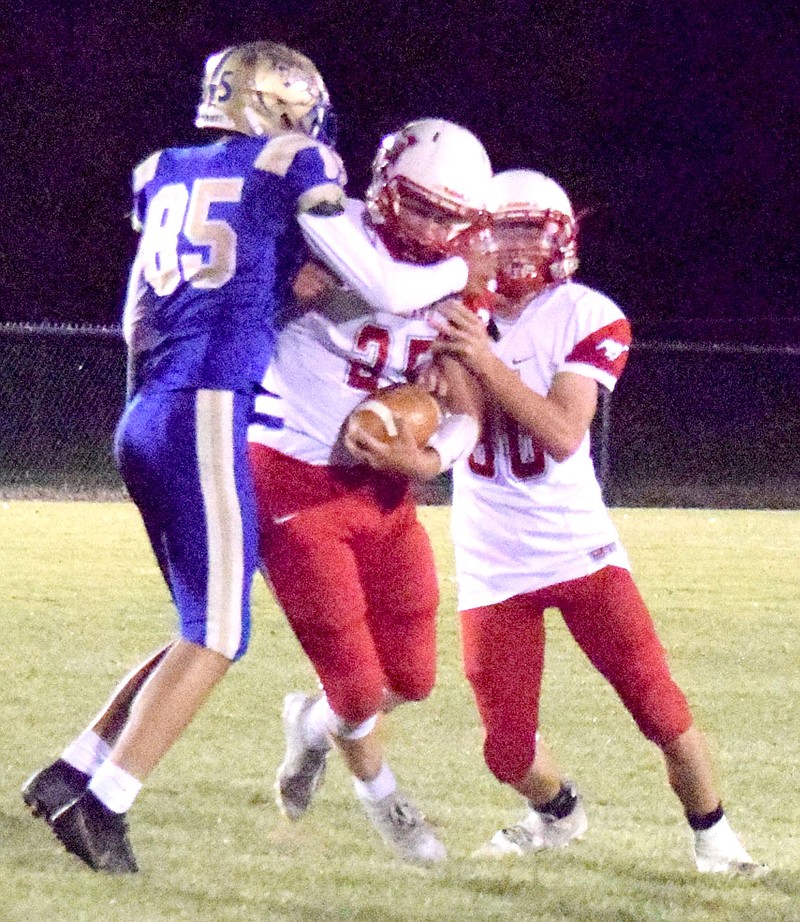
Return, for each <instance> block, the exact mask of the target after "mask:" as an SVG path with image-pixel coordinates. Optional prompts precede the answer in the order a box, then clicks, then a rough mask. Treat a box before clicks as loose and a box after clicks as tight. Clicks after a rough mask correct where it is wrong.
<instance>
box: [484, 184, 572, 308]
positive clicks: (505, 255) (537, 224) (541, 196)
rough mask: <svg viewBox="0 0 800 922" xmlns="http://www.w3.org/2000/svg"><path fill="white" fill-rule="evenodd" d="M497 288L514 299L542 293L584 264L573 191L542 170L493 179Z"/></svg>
mask: <svg viewBox="0 0 800 922" xmlns="http://www.w3.org/2000/svg"><path fill="white" fill-rule="evenodd" d="M492 199H493V202H492V233H493V235H494V237H495V241H496V244H497V249H498V273H497V290H498V292H499V293H500V294H503V295H505V297H507V298H509V299H511V300H520V299H521V298H523V297H531V296H532V295H536V294H538V293H539V292H540V291H541V290H542V289H543V288H545V287H546V286H547V285H550V284H553V283H555V282H563V281H566V280H567V279H569V278H570V276H571V275H572V274H573V273H574V272H575V270H576V269H577V268H578V255H577V254H578V243H577V225H576V222H575V218H574V215H573V211H572V204H571V203H570V200H569V197H568V196H567V193H566V192H565V191H564V190H563V189H562V188H561V186H559V184H558V183H557V182H556V181H555V180H554V179H551V178H550V177H549V176H545V175H544V174H543V173H539V172H537V171H536V170H506V171H504V172H502V173H498V174H497V175H496V176H495V177H494V179H493V180H492Z"/></svg>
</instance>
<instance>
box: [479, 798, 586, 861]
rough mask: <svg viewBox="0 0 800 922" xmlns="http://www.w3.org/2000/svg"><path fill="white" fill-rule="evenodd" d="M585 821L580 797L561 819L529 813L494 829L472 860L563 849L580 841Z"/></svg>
mask: <svg viewBox="0 0 800 922" xmlns="http://www.w3.org/2000/svg"><path fill="white" fill-rule="evenodd" d="M588 828H589V819H588V817H587V816H586V810H585V809H584V806H583V801H582V800H581V796H580V794H578V795H577V796H576V800H575V806H574V807H573V808H572V811H571V812H570V813H568V814H567V815H566V816H564V817H562V818H561V819H557V818H556V817H555V816H553V815H552V814H549V813H540V812H539V811H538V810H531V811H530V812H529V813H528V815H527V816H526V817H525V819H524V820H522V821H521V822H519V823H515V824H514V825H513V826H509V827H508V828H506V829H500V830H498V831H497V832H496V833H495V834H494V835H493V836H492V838H491V839H490V840H489V841H488V842H487V843H486V844H485V845H482V846H481V847H480V848H479V849H478V850H477V851H475V852H473V858H502V857H504V856H505V855H516V856H521V855H529V854H532V853H533V852H540V851H543V850H544V849H548V848H564V847H566V846H567V845H569V843H570V842H572V841H573V839H581V838H583V835H584V833H585V832H586V830H587V829H588Z"/></svg>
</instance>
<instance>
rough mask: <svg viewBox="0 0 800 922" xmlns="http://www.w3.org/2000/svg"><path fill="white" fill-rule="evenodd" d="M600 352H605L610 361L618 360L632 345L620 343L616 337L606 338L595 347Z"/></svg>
mask: <svg viewBox="0 0 800 922" xmlns="http://www.w3.org/2000/svg"><path fill="white" fill-rule="evenodd" d="M595 348H596V349H597V351H598V352H604V353H605V356H606V358H607V359H608V361H609V362H616V360H617V359H618V358H619V357H620V356H621V355H622V353H623V352H627V351H628V350H629V349H630V346H626V345H625V343H618V342H617V341H616V340H615V339H604V340H603V341H602V342H600V343H598V344H597V346H596V347H595Z"/></svg>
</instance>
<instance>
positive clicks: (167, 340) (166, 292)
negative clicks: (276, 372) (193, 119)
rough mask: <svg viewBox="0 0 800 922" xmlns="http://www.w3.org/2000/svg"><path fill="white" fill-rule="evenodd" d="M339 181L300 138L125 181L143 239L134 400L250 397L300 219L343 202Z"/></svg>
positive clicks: (337, 169) (340, 172)
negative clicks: (199, 392) (155, 392)
mask: <svg viewBox="0 0 800 922" xmlns="http://www.w3.org/2000/svg"><path fill="white" fill-rule="evenodd" d="M344 182H345V175H344V169H343V167H342V163H341V160H340V159H339V157H338V155H337V154H336V153H335V152H334V151H332V150H331V149H330V148H328V147H326V146H325V145H323V144H320V143H319V142H317V141H314V140H311V139H310V138H308V137H306V136H305V135H302V134H294V133H292V134H285V135H278V136H276V137H274V138H264V137H261V138H253V137H247V136H245V135H236V136H233V137H229V138H227V139H223V140H221V141H219V142H217V143H214V144H208V145H203V146H197V147H187V148H171V149H167V150H162V151H158V152H156V153H154V154H153V155H152V156H150V157H149V158H148V159H147V160H145V161H144V162H143V163H141V164H140V165H139V166H138V167H137V168H136V169H135V170H134V173H133V194H134V203H133V212H132V221H133V225H134V227H135V228H136V229H137V230H140V231H141V239H140V242H139V247H138V251H137V254H136V258H135V260H134V264H133V266H132V269H131V274H130V280H129V284H128V294H127V298H126V303H125V311H124V321H123V325H124V329H125V335H126V339H127V341H128V345H129V350H130V355H131V365H132V368H133V370H134V381H133V389H134V390H136V389H138V388H141V387H147V388H148V389H160V390H172V389H178V388H217V389H233V390H249V389H250V388H251V387H252V386H253V385H254V384H255V383H257V382H259V381H260V380H261V378H262V376H263V373H264V369H265V367H266V365H267V363H268V361H269V357H270V354H271V350H272V343H273V341H274V316H275V313H276V310H277V308H278V306H279V304H280V300H281V297H282V292H283V291H284V290H285V288H286V285H287V283H288V278H289V276H290V275H291V273H292V272H293V271H294V269H296V267H297V265H298V264H299V261H300V260H301V259H302V256H303V244H302V238H301V236H300V234H299V228H298V226H297V222H296V216H297V214H298V212H299V211H301V210H307V209H309V208H313V207H314V206H315V205H319V204H321V203H329V204H335V205H341V204H342V203H343V201H344V193H343V188H342V187H343V185H344Z"/></svg>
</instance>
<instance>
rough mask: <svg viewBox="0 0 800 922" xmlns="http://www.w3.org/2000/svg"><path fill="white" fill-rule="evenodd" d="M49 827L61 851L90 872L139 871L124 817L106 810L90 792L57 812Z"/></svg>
mask: <svg viewBox="0 0 800 922" xmlns="http://www.w3.org/2000/svg"><path fill="white" fill-rule="evenodd" d="M51 825H52V827H53V832H54V833H55V834H56V836H57V837H58V839H59V840H60V841H61V843H62V844H63V846H64V848H66V850H67V851H68V852H72V854H73V855H77V856H78V858H80V859H81V861H84V862H86V864H88V865H89V867H90V868H92V870H94V871H105V872H106V873H107V874H133V873H135V872H136V871H138V870H139V868H138V867H137V865H136V858H135V856H134V854H133V849H132V848H131V843H130V842H129V841H128V823H127V821H126V819H125V814H124V813H114V811H113V810H109V809H108V807H106V805H105V804H103V803H101V801H99V800H98V799H97V798H96V797H95V796H94V794H92V792H91V791H86V792H84V793H83V794H82V795H81V796H80V797H78V798H77V799H76V800H74V801H73V802H72V803H71V804H68V805H67V806H66V807H64V808H62V809H61V810H60V811H59V812H58V813H56V814H55V816H54V817H53V820H52V824H51Z"/></svg>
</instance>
